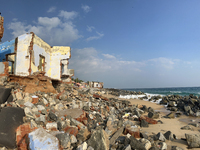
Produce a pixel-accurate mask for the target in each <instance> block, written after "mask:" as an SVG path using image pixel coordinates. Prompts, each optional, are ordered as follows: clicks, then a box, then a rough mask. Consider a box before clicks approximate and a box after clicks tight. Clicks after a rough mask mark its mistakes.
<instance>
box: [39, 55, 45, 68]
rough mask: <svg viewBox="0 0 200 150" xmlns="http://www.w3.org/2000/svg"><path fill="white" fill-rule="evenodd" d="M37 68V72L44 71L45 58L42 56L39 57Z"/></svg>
mask: <svg viewBox="0 0 200 150" xmlns="http://www.w3.org/2000/svg"><path fill="white" fill-rule="evenodd" d="M39 56H40V59H39V66H38V71H44V70H45V57H44V56H42V55H39Z"/></svg>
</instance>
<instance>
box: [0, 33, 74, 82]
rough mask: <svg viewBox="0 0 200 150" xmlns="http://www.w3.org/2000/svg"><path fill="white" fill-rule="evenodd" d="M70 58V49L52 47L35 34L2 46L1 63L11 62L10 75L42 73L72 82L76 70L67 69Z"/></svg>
mask: <svg viewBox="0 0 200 150" xmlns="http://www.w3.org/2000/svg"><path fill="white" fill-rule="evenodd" d="M70 57H71V48H70V47H67V46H53V47H52V46H50V45H49V44H47V43H46V42H44V41H43V40H42V39H41V38H39V37H38V36H36V35H35V34H34V33H27V34H23V35H21V36H19V37H17V38H16V39H15V40H12V41H8V42H5V43H2V44H0V62H4V61H6V62H9V73H10V74H13V75H17V76H29V75H32V74H33V73H35V72H38V71H39V72H40V71H42V72H45V76H47V77H50V78H51V79H53V80H63V81H64V82H70V81H71V76H73V75H74V70H73V69H68V67H67V65H68V60H69V59H70ZM66 62H67V63H66Z"/></svg>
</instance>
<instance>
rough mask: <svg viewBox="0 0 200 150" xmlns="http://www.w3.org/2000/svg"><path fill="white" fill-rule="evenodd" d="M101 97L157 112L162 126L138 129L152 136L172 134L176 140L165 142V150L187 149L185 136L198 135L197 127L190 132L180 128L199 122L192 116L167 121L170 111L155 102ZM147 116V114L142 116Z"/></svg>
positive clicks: (154, 125)
mask: <svg viewBox="0 0 200 150" xmlns="http://www.w3.org/2000/svg"><path fill="white" fill-rule="evenodd" d="M157 95H159V94H157ZM103 96H105V97H108V98H116V99H119V100H128V101H130V102H131V105H137V106H138V105H140V106H144V105H145V106H147V107H151V108H153V109H154V110H155V111H157V112H159V114H160V116H159V118H158V119H155V120H157V121H158V120H160V121H162V122H163V124H150V125H149V127H148V128H140V131H141V132H145V133H146V134H147V135H153V134H157V133H158V132H161V133H163V134H164V133H165V132H167V131H171V132H172V133H173V134H175V135H176V137H177V139H176V140H174V141H170V140H166V144H167V146H168V148H167V150H171V147H172V146H178V147H180V148H182V149H189V148H188V144H187V142H186V140H183V139H185V134H186V133H187V134H198V133H199V127H192V128H193V131H191V130H182V129H181V127H183V126H187V125H188V124H189V123H194V122H197V123H198V122H199V121H200V119H199V118H198V117H192V116H186V115H184V114H182V115H181V116H180V117H178V118H174V119H169V118H164V116H166V115H167V114H169V113H170V112H171V111H170V110H167V108H166V107H165V106H164V105H160V104H158V103H155V102H151V101H147V100H141V99H138V98H128V99H127V98H120V97H118V96H114V95H111V94H104V95H103ZM143 115H145V116H147V115H148V114H147V113H145V114H143ZM192 149H193V150H198V149H199V148H192Z"/></svg>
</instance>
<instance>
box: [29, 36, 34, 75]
mask: <svg viewBox="0 0 200 150" xmlns="http://www.w3.org/2000/svg"><path fill="white" fill-rule="evenodd" d="M31 34H32V39H31V42H30V46H29V53H30V64H29V69H28V72H29V75H31V61H32V50H33V38H34V33H33V32H31Z"/></svg>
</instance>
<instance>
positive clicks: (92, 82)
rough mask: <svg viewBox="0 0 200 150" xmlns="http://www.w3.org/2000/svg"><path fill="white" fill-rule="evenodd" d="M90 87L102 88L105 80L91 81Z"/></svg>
mask: <svg viewBox="0 0 200 150" xmlns="http://www.w3.org/2000/svg"><path fill="white" fill-rule="evenodd" d="M89 87H91V88H99V89H101V88H103V82H98V81H89Z"/></svg>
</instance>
